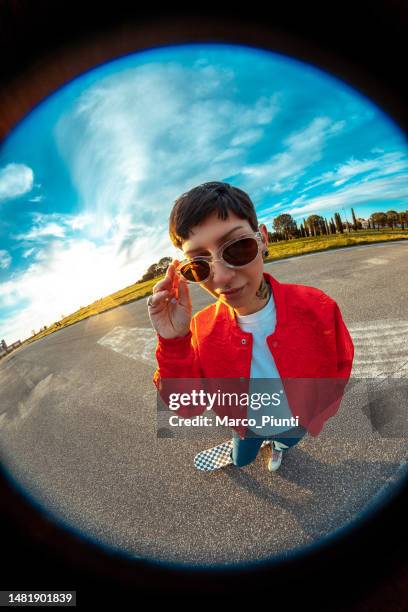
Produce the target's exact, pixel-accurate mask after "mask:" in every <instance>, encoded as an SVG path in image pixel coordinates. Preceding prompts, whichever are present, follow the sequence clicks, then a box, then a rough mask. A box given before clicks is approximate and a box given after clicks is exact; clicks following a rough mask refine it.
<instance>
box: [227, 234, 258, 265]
mask: <svg viewBox="0 0 408 612" xmlns="http://www.w3.org/2000/svg"><path fill="white" fill-rule="evenodd" d="M257 254H258V242H257V241H256V239H255V238H243V239H242V240H237V241H236V242H234V243H233V244H231V245H230V246H229V247H227V248H226V249H225V250H224V251H223V254H222V257H223V259H225V261H226V262H227V263H229V264H231V265H232V266H244V265H245V264H248V263H250V262H251V261H253V260H254V259H255V257H256V256H257Z"/></svg>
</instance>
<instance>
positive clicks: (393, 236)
mask: <svg viewBox="0 0 408 612" xmlns="http://www.w3.org/2000/svg"><path fill="white" fill-rule="evenodd" d="M390 240H392V241H395V240H408V229H406V230H399V229H397V230H392V229H385V230H379V231H378V230H360V231H358V232H350V233H348V232H345V233H344V234H335V235H334V234H333V235H330V236H316V237H312V238H296V239H295V240H287V241H282V242H271V243H270V244H269V247H268V248H269V253H270V255H269V257H268V258H267V259H265V262H266V263H268V262H271V261H276V260H278V259H284V258H287V257H297V256H299V255H304V254H306V253H316V252H319V251H326V250H328V249H338V248H343V247H348V246H354V245H357V244H373V243H375V242H388V241H390ZM162 278H164V275H162V276H158V277H156V278H153V279H152V280H149V281H146V282H144V283H135V284H133V285H129V287H125V288H124V289H121V290H120V291H117V292H116V293H112V294H111V295H108V296H107V297H104V298H101V299H100V300H96V302H93V303H92V304H89V305H88V306H85V307H84V308H80V309H79V310H77V311H76V312H73V313H72V314H70V315H68V316H67V317H64V318H63V319H61V320H60V321H57V322H55V323H53V324H52V325H50V326H49V327H47V329H46V330H43V331H40V332H38V333H37V334H35V335H34V336H30V337H29V338H27V339H26V340H24V341H23V342H22V343H21V346H24V345H26V344H30V343H31V342H34V341H35V340H39V339H40V338H43V337H44V336H48V335H49V334H52V333H54V332H56V331H58V330H60V329H62V328H63V327H68V326H69V325H73V324H74V323H78V321H82V319H87V318H88V317H92V316H94V315H97V314H100V313H102V312H106V311H108V310H111V309H112V308H116V307H117V306H121V305H122V304H128V303H129V302H134V301H136V300H140V299H142V298H145V297H147V296H148V295H150V294H151V293H152V288H153V286H154V285H155V284H156V283H157V282H158V281H159V280H160V279H162Z"/></svg>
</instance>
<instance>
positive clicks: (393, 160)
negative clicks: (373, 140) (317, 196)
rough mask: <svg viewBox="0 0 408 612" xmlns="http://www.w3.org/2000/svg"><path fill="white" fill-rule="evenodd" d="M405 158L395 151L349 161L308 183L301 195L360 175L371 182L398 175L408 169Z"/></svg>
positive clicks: (336, 184) (342, 182)
mask: <svg viewBox="0 0 408 612" xmlns="http://www.w3.org/2000/svg"><path fill="white" fill-rule="evenodd" d="M403 158H404V153H402V152H400V151H393V152H389V153H385V154H384V155H380V156H378V157H375V158H372V159H355V158H354V157H352V158H350V159H348V160H347V161H346V162H344V163H342V164H339V165H338V166H337V167H336V168H335V169H334V170H332V171H329V172H324V173H323V174H322V175H321V176H318V177H316V178H313V179H311V180H310V181H307V183H306V185H307V186H306V187H305V188H304V189H302V191H301V192H300V193H304V192H306V191H309V190H310V189H314V188H315V187H318V186H320V185H324V184H333V186H335V187H338V186H340V185H342V184H344V183H346V182H347V181H350V180H351V179H353V178H355V177H356V176H358V175H360V174H367V173H368V176H367V179H368V180H371V179H374V178H377V177H381V176H385V175H388V174H396V173H398V172H403V171H405V170H407V169H408V163H407V161H406V159H403Z"/></svg>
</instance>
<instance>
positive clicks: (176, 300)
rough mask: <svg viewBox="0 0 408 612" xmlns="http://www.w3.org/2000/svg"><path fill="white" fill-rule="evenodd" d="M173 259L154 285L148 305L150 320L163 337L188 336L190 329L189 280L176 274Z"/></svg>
mask: <svg viewBox="0 0 408 612" xmlns="http://www.w3.org/2000/svg"><path fill="white" fill-rule="evenodd" d="M178 264H179V261H178V260H177V259H173V261H172V263H171V264H170V265H169V267H168V268H167V270H166V276H165V277H164V278H163V279H162V280H161V281H159V282H158V283H156V284H155V285H154V287H153V294H152V296H151V297H150V298H149V300H150V305H149V306H148V310H149V317H150V321H151V323H152V325H153V327H154V329H155V330H156V331H157V332H158V333H159V334H160V336H162V337H163V338H177V337H179V336H186V335H187V334H188V332H189V331H190V323H191V316H192V304H191V297H190V292H189V290H188V283H187V281H186V280H185V279H184V278H182V277H180V276H179V275H178V274H176V272H175V270H176V267H177V266H178Z"/></svg>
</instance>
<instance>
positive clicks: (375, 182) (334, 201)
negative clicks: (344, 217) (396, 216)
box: [288, 175, 408, 216]
mask: <svg viewBox="0 0 408 612" xmlns="http://www.w3.org/2000/svg"><path fill="white" fill-rule="evenodd" d="M407 197H408V179H407V176H405V175H400V176H393V177H392V176H390V177H384V178H376V179H372V180H369V179H367V178H366V179H362V180H361V181H360V182H358V183H355V184H353V185H348V186H346V187H344V188H343V189H339V190H338V191H335V192H333V193H328V194H323V195H320V196H316V197H313V198H309V199H308V198H307V197H306V196H304V195H302V196H300V197H299V198H297V199H296V200H294V201H293V203H292V207H291V208H290V210H289V211H288V212H290V214H292V215H299V216H301V215H306V214H307V215H310V214H320V213H321V212H323V211H324V210H331V209H336V208H340V207H342V206H347V207H350V206H356V205H357V204H365V203H369V202H373V201H376V202H380V201H381V200H404V199H405V198H407ZM300 204H301V206H299V205H300Z"/></svg>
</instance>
